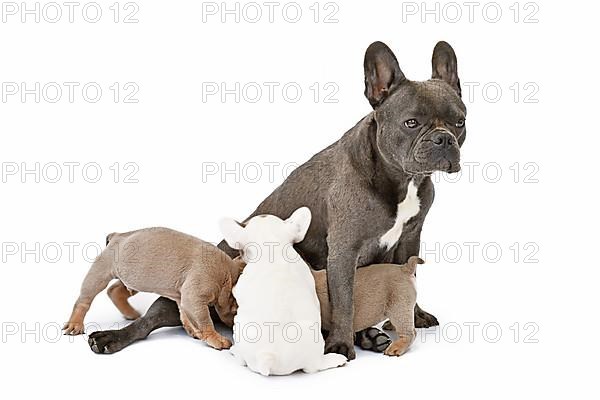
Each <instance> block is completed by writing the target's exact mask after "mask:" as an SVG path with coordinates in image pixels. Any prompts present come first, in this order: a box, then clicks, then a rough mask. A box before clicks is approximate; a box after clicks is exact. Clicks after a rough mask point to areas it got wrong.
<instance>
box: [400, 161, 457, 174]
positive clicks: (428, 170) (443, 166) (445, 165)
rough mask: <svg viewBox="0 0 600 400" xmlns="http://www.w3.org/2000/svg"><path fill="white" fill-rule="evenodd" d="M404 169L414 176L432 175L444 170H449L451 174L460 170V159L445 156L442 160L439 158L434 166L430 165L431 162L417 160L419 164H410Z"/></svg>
mask: <svg viewBox="0 0 600 400" xmlns="http://www.w3.org/2000/svg"><path fill="white" fill-rule="evenodd" d="M404 171H405V172H406V173H407V174H408V175H413V176H417V175H423V176H430V175H431V174H433V173H434V172H435V171H442V172H447V173H449V174H454V173H456V172H459V171H460V161H459V160H455V161H452V160H449V159H448V158H446V157H444V158H442V159H441V160H439V161H438V162H437V163H435V165H433V166H432V165H430V164H429V163H419V162H417V166H410V167H408V168H404Z"/></svg>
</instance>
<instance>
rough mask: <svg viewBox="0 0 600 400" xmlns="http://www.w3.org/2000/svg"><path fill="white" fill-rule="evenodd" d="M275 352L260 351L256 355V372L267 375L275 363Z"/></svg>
mask: <svg viewBox="0 0 600 400" xmlns="http://www.w3.org/2000/svg"><path fill="white" fill-rule="evenodd" d="M275 361H276V358H275V354H273V353H266V352H265V353H260V354H257V355H256V369H257V372H258V373H260V374H261V375H263V376H269V375H270V374H271V370H272V369H273V366H274V365H275Z"/></svg>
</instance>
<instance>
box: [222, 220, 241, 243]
mask: <svg viewBox="0 0 600 400" xmlns="http://www.w3.org/2000/svg"><path fill="white" fill-rule="evenodd" d="M219 228H220V229H221V233H222V234H223V236H224V237H225V241H226V242H227V244H228V245H229V247H231V248H232V249H236V250H241V249H242V248H243V247H244V227H243V226H242V225H240V224H239V223H238V222H237V221H235V220H234V219H231V218H222V219H221V220H220V221H219Z"/></svg>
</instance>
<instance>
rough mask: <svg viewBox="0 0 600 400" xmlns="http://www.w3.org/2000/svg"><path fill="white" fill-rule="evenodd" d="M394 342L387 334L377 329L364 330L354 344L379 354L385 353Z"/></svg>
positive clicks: (357, 335)
mask: <svg viewBox="0 0 600 400" xmlns="http://www.w3.org/2000/svg"><path fill="white" fill-rule="evenodd" d="M391 342H392V340H391V339H390V337H389V336H388V335H386V334H385V332H382V331H380V330H379V329H377V328H375V327H371V328H367V329H364V330H362V331H360V332H357V333H356V339H355V340H354V343H355V344H356V345H358V346H360V348H361V349H363V350H371V351H374V352H377V353H381V352H382V351H384V350H385V349H386V348H387V347H388V346H389V345H390V343H391Z"/></svg>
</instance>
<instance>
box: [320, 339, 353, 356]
mask: <svg viewBox="0 0 600 400" xmlns="http://www.w3.org/2000/svg"><path fill="white" fill-rule="evenodd" d="M325 353H337V354H341V355H343V356H345V357H346V358H347V359H348V361H350V360H354V359H355V358H356V352H355V350H354V344H353V343H352V340H340V339H335V338H334V337H333V336H329V337H327V341H326V342H325Z"/></svg>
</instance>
